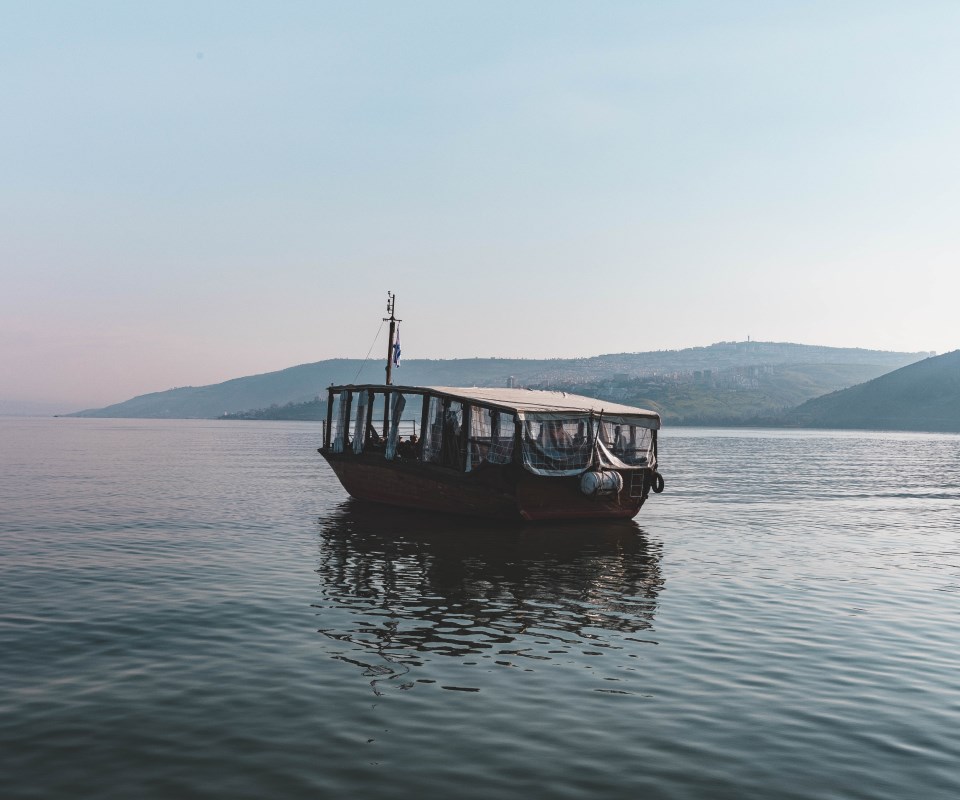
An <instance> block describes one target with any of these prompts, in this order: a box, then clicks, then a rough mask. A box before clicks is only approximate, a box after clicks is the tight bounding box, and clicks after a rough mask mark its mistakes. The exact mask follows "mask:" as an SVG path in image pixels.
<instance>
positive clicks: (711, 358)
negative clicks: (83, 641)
mask: <svg viewBox="0 0 960 800" xmlns="http://www.w3.org/2000/svg"><path fill="white" fill-rule="evenodd" d="M926 355H927V353H896V352H889V351H877V350H862V349H853V348H836V347H814V346H809V345H800V344H790V343H779V342H720V343H718V344H713V345H710V346H708V347H693V348H687V349H685V350H660V351H651V352H645V353H617V354H609V355H601V356H595V357H592V358H576V359H506V358H463V359H450V360H428V359H411V360H407V361H404V362H403V365H402V367H400V369H399V370H397V371H396V372H395V373H394V381H395V382H396V383H400V384H409V385H424V386H430V385H441V386H442V385H445V386H506V385H507V383H508V381H509V380H510V379H511V378H512V379H513V382H514V383H515V384H516V385H518V386H534V385H538V386H539V385H544V386H555V387H558V386H560V385H564V384H572V385H577V386H580V387H581V388H580V390H581V391H582V390H583V388H584V387H583V384H584V383H585V382H589V381H604V380H611V381H624V380H626V381H630V380H636V379H645V380H654V381H661V382H666V383H676V384H687V383H693V384H697V382H700V384H702V385H708V384H710V383H711V382H712V381H713V380H714V378H715V377H716V376H718V375H720V374H724V375H730V376H733V377H732V378H731V380H733V381H734V383H736V382H737V381H740V380H745V381H750V380H752V378H751V377H750V375H749V373H750V371H751V370H754V371H757V370H759V371H763V370H765V369H771V368H777V369H779V368H785V367H799V366H803V367H804V369H810V368H813V367H820V368H822V369H824V370H826V371H827V372H832V373H834V376H835V377H834V379H833V383H830V384H829V385H827V386H823V385H822V384H820V383H817V382H814V383H813V384H812V385H810V386H809V387H808V389H807V390H806V391H805V392H802V393H801V395H799V396H793V397H792V401H790V402H780V401H776V402H774V403H773V404H772V405H771V404H767V405H766V406H764V409H765V410H768V411H769V410H780V409H782V408H784V407H786V406H792V405H796V404H797V403H799V402H801V401H803V400H806V399H808V398H811V397H814V396H816V395H817V394H822V393H823V392H825V391H830V390H832V389H837V388H841V387H844V386H851V385H853V384H854V383H858V382H862V381H864V380H869V379H871V378H874V377H876V376H878V375H882V374H884V373H886V372H889V371H890V370H893V369H897V368H898V367H902V366H904V365H906V364H910V363H913V362H915V361H917V360H919V359H921V358H923V357H924V356H926ZM738 371H739V372H738ZM743 371H746V373H747V374H746V376H745V377H744V376H743V375H741V374H740V373H742V372H743ZM714 373H716V375H715V374H714ZM382 379H383V366H382V364H381V363H380V362H379V361H368V362H363V361H361V360H360V359H330V360H327V361H319V362H316V363H314V364H301V365H299V366H296V367H289V368H287V369H284V370H279V371H277V372H269V373H265V374H262V375H252V376H248V377H244V378H234V379H233V380H229V381H225V382H223V383H217V384H211V385H209V386H187V387H181V388H177V389H170V390H168V391H164V392H153V393H151V394H145V395H140V396H139V397H134V398H132V399H130V400H127V401H125V402H122V403H117V404H115V405H111V406H107V407H106V408H100V409H90V410H87V411H80V412H77V413H76V414H74V415H72V416H83V417H143V418H215V417H220V416H223V415H224V414H236V413H238V412H247V411H250V410H251V409H268V408H269V407H270V406H272V405H277V406H284V405H287V404H289V403H294V404H298V403H305V402H309V401H313V400H316V399H317V397H318V394H321V393H322V391H323V389H324V388H325V387H326V386H329V385H330V384H331V383H354V382H377V381H380V380H382ZM805 381H807V378H801V379H800V383H801V384H802V383H803V382H805ZM611 399H612V398H611Z"/></svg>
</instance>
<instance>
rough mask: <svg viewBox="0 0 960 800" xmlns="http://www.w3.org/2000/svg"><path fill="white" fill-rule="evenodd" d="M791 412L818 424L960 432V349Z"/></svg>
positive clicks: (798, 420) (799, 420)
mask: <svg viewBox="0 0 960 800" xmlns="http://www.w3.org/2000/svg"><path fill="white" fill-rule="evenodd" d="M789 417H790V419H789V421H790V422H792V423H793V424H797V425H801V426H803V427H814V428H865V429H871V430H904V431H945V432H953V431H958V432H960V350H954V351H953V352H951V353H945V354H944V355H942V356H935V357H933V358H928V359H925V360H924V361H920V362H917V363H915V364H911V365H909V366H906V367H903V368H902V369H898V370H896V371H894V372H891V373H889V374H887V375H883V376H882V377H879V378H876V379H874V380H872V381H868V382H867V383H863V384H860V385H859V386H853V387H851V388H849V389H844V390H843V391H839V392H833V393H832V394H828V395H826V396H824V397H818V398H816V399H813V400H809V401H808V402H806V403H803V404H802V405H800V406H799V407H798V408H796V409H795V410H794V411H793V412H792V413H791V414H790V415H789Z"/></svg>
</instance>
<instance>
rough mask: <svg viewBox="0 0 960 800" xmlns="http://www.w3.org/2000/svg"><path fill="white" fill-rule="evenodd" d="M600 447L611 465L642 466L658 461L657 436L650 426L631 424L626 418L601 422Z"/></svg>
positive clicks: (601, 453)
mask: <svg viewBox="0 0 960 800" xmlns="http://www.w3.org/2000/svg"><path fill="white" fill-rule="evenodd" d="M598 438H599V444H598V449H599V450H600V455H601V457H602V460H603V461H604V462H607V463H608V465H609V466H613V467H618V466H620V465H621V464H622V465H625V466H628V467H641V466H647V465H652V464H655V463H656V459H655V458H654V446H655V445H654V443H655V440H656V436H655V434H654V431H652V430H650V428H648V427H646V426H641V425H631V424H629V423H628V422H627V421H624V420H619V421H616V420H606V419H604V420H603V421H602V422H601V423H600V431H599V437H598Z"/></svg>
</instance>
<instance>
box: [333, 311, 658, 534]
mask: <svg viewBox="0 0 960 800" xmlns="http://www.w3.org/2000/svg"><path fill="white" fill-rule="evenodd" d="M390 298H391V299H390V303H389V304H388V311H389V312H390V317H389V319H390V320H391V331H390V345H389V349H388V353H390V354H391V356H390V357H392V356H393V354H394V322H395V321H396V320H395V318H394V316H393V297H392V295H391V296H390ZM390 379H391V362H390V360H389V357H388V362H387V382H386V383H385V384H359V385H352V384H351V385H342V386H331V387H329V389H328V390H327V391H328V402H327V418H326V424H325V426H324V437H323V446H322V447H321V448H319V452H320V453H321V454H322V455H323V457H324V458H325V459H326V460H327V462H328V463H329V464H330V466H331V467H332V469H333V471H334V472H335V473H336V475H337V478H339V480H340V482H341V483H342V484H343V487H344V488H345V489H346V490H347V492H349V493H350V495H351V496H353V497H355V498H357V499H358V500H367V501H374V502H378V503H386V504H389V505H394V506H404V507H408V508H416V509H424V510H432V511H442V512H449V513H456V514H469V515H475V516H485V517H497V518H504V519H523V520H550V519H554V520H555V519H615V518H630V517H633V516H635V515H636V514H637V512H638V511H639V510H640V507H641V506H642V505H643V503H644V501H646V499H647V497H648V496H649V493H650V492H651V491H653V492H654V493H659V492H661V491H662V490H663V478H662V477H661V476H660V474H659V473H658V472H657V431H658V429H659V428H660V415H659V414H657V413H656V412H655V411H648V410H645V409H641V408H634V407H632V406H625V405H620V404H617V403H610V402H606V401H601V400H595V399H593V398H589V397H581V396H578V395H572V394H567V393H564V392H549V391H537V390H529V389H514V388H507V389H498V388H476V387H474V388H464V387H447V386H395V385H393V384H392V382H391V380H390ZM376 409H382V419H376V420H375V419H374V413H375V410H376ZM411 412H413V413H411ZM410 429H412V430H413V431H414V433H413V434H412V435H410V436H407V437H406V438H405V436H404V434H406V433H407V432H408V431H409V430H410ZM417 430H419V431H420V436H419V438H418V437H417V436H416V435H415V434H416V431H417Z"/></svg>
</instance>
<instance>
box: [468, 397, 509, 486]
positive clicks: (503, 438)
mask: <svg viewBox="0 0 960 800" xmlns="http://www.w3.org/2000/svg"><path fill="white" fill-rule="evenodd" d="M468 420H469V433H468V446H467V463H466V471H467V472H470V471H472V470H474V469H476V468H477V467H479V466H480V465H481V464H509V463H510V462H511V461H513V440H514V438H515V432H516V424H515V422H514V416H513V414H510V413H508V412H506V411H498V410H496V409H490V408H484V407H483V406H476V405H471V406H469V414H468Z"/></svg>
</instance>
